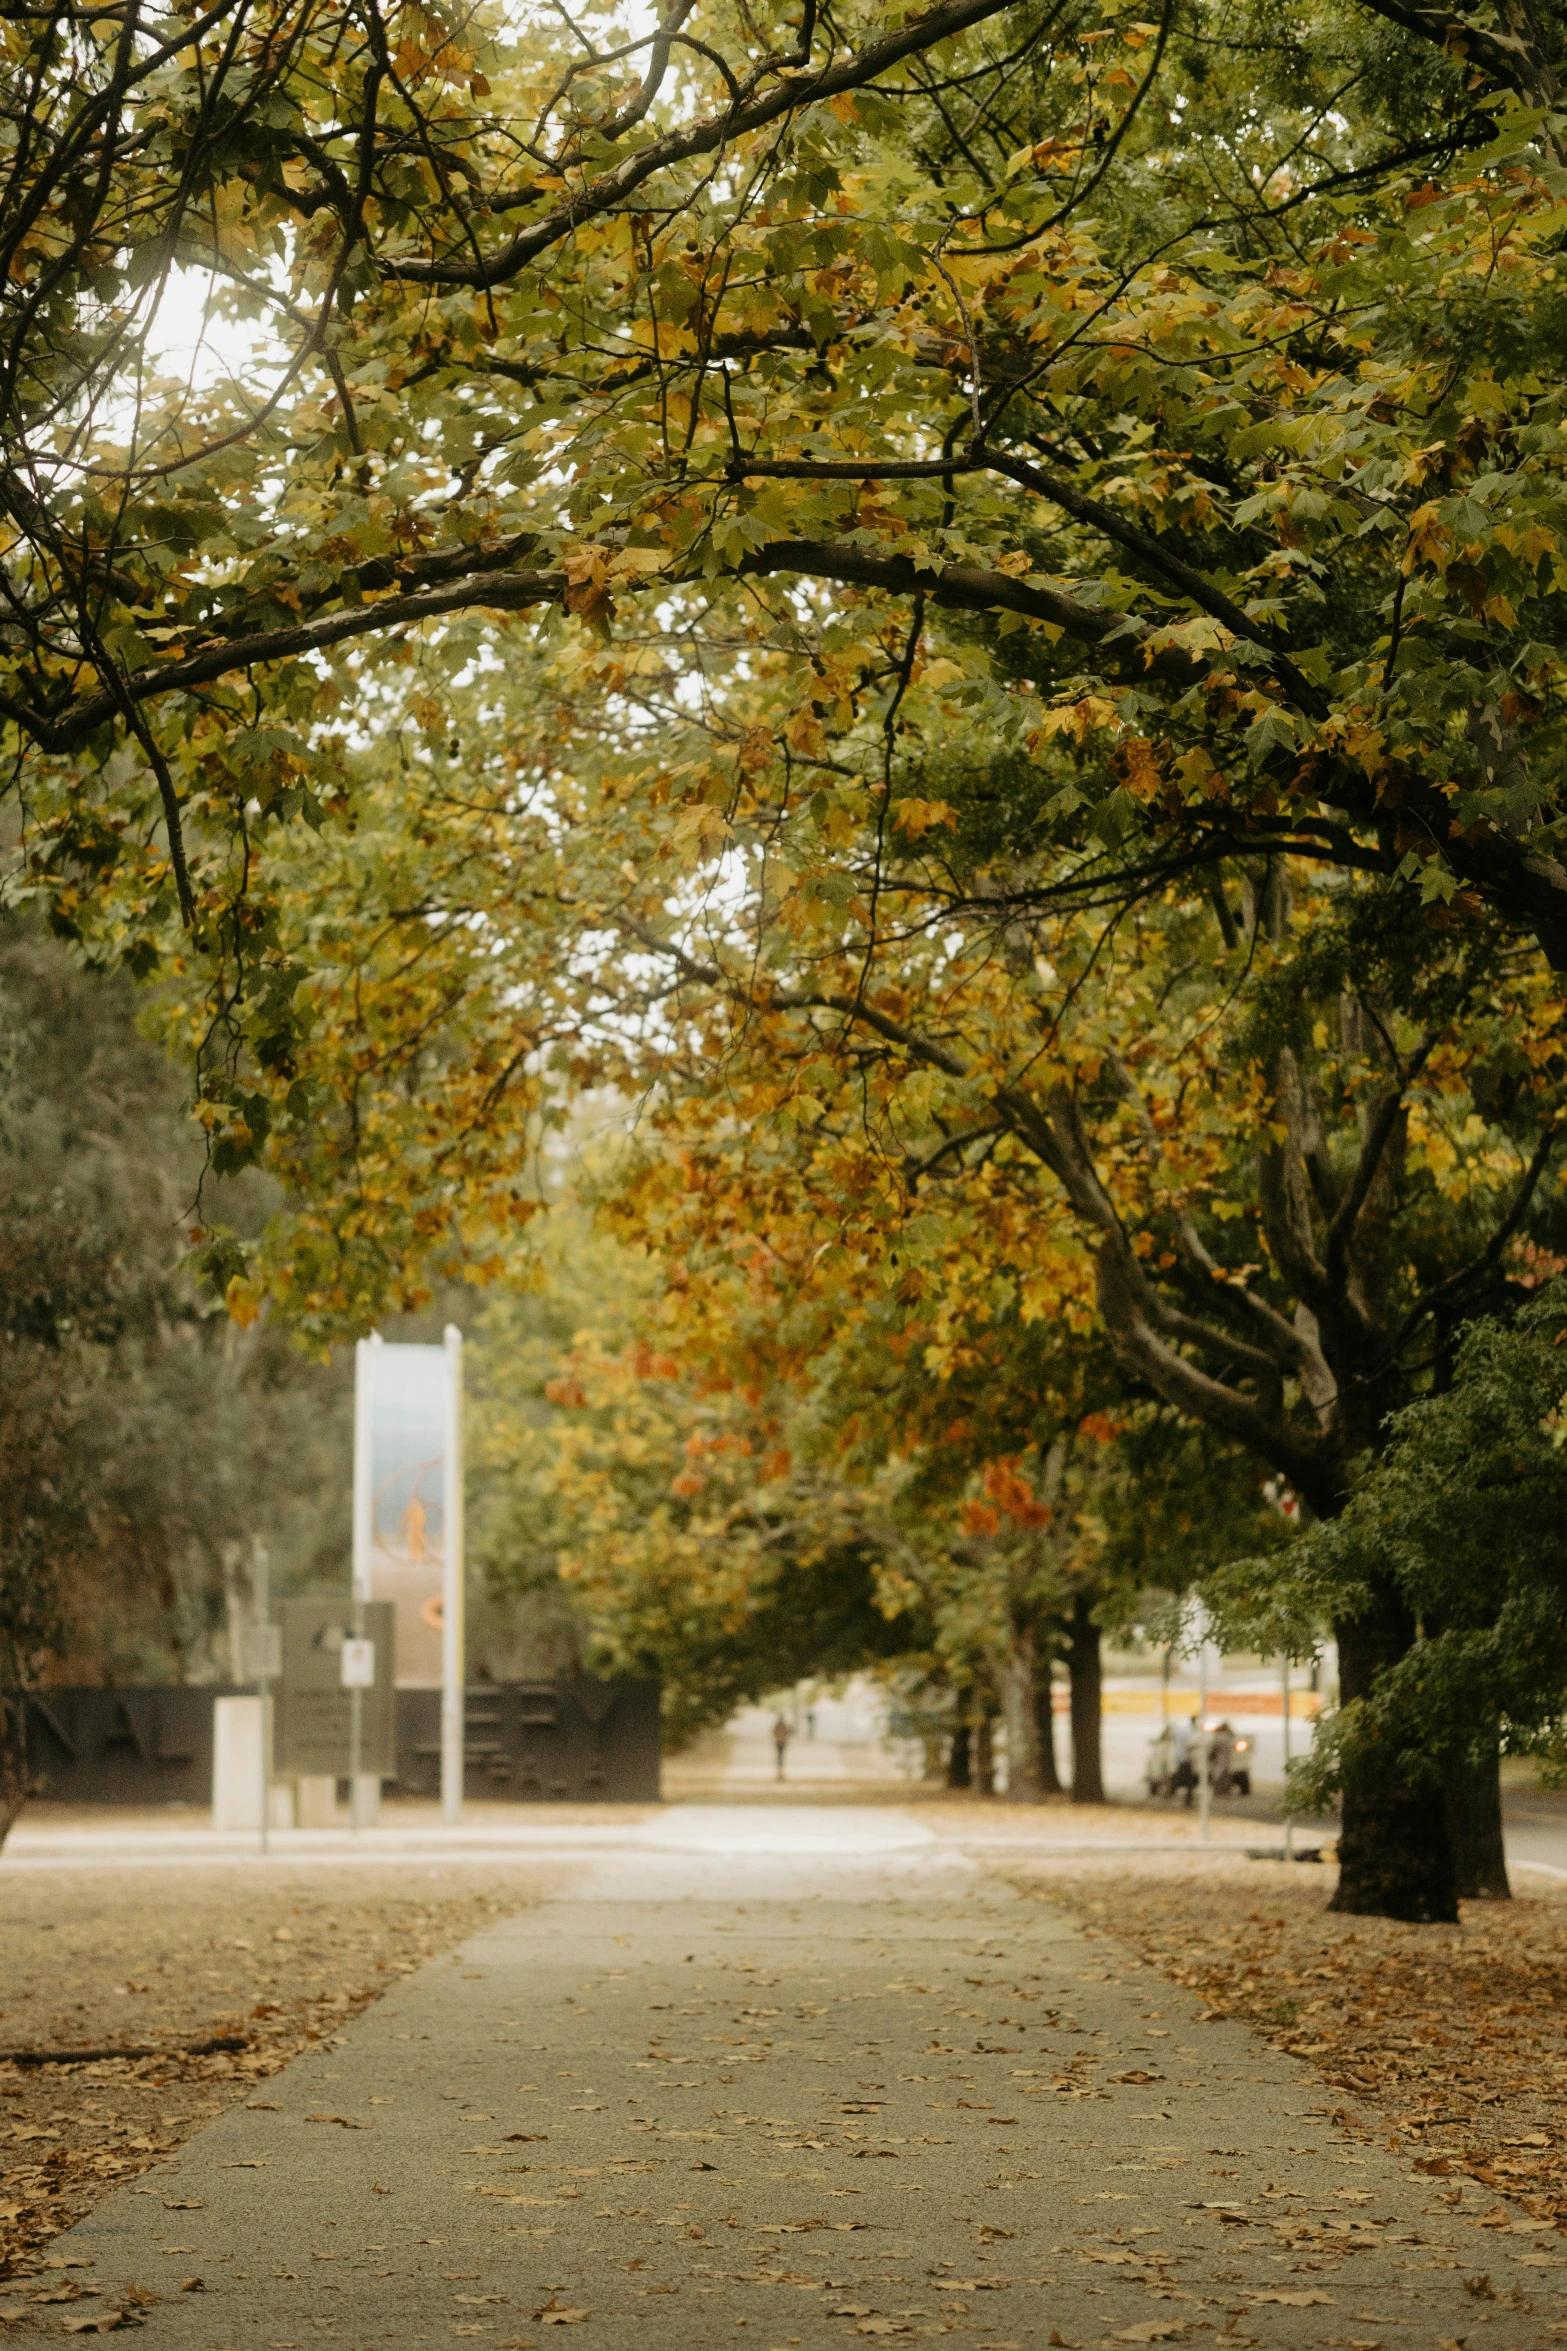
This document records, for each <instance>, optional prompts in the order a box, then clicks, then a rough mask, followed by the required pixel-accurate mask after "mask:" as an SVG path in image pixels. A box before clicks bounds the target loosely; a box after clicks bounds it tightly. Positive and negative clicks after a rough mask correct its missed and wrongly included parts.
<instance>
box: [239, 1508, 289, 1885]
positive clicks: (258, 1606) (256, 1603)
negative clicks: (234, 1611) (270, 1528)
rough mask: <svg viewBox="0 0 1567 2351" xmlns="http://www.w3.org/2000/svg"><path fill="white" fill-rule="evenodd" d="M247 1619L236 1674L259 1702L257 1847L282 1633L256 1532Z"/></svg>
mask: <svg viewBox="0 0 1567 2351" xmlns="http://www.w3.org/2000/svg"><path fill="white" fill-rule="evenodd" d="M252 1560H253V1565H252V1569H251V1589H250V1606H251V1620H250V1622H249V1623H248V1624H247V1625H245V1627H244V1628H243V1630H242V1632H241V1634H240V1658H239V1678H240V1680H241V1681H242V1682H254V1683H255V1685H256V1696H257V1698H258V1699H259V1700H260V1702H261V1850H262V1852H263V1854H265V1852H266V1850H267V1838H268V1832H269V1830H270V1828H271V1825H272V1684H273V1683H274V1682H275V1681H276V1680H277V1678H278V1675H279V1674H280V1673H281V1672H282V1671H283V1633H282V1628H281V1626H278V1625H275V1624H274V1623H273V1622H272V1591H271V1570H272V1562H271V1560H270V1558H269V1557H268V1554H267V1547H266V1545H265V1543H263V1542H262V1540H261V1537H260V1536H259V1535H258V1536H257V1537H256V1539H255V1546H254V1550H253V1553H252Z"/></svg>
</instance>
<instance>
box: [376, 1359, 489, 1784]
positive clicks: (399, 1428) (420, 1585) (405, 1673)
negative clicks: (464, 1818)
mask: <svg viewBox="0 0 1567 2351" xmlns="http://www.w3.org/2000/svg"><path fill="white" fill-rule="evenodd" d="M355 1375H356V1376H355V1390H354V1597H355V1599H356V1601H361V1602H362V1601H365V1600H370V1599H376V1600H390V1601H391V1603H392V1605H393V1607H394V1609H395V1611H396V1627H397V1632H396V1654H397V1684H398V1687H399V1688H400V1689H420V1690H428V1689H439V1690H440V1692H441V1812H442V1817H443V1819H446V1820H448V1821H451V1820H455V1819H456V1818H457V1815H458V1808H459V1807H460V1805H461V1802H462V1749H463V1719H462V1718H463V1527H462V1333H461V1332H460V1331H458V1330H456V1329H453V1328H451V1327H450V1326H449V1327H448V1329H447V1332H446V1343H445V1345H444V1346H440V1347H406V1346H389V1345H387V1344H386V1343H385V1342H384V1341H383V1340H381V1339H379V1338H369V1339H361V1340H360V1342H359V1345H358V1348H357V1350H356V1355H355Z"/></svg>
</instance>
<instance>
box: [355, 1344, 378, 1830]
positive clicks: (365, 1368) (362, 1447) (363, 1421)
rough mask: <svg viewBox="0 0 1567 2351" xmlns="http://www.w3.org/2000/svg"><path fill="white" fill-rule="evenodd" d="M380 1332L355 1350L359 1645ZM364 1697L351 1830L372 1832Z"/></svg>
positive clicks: (370, 1543) (366, 1587) (371, 1522)
mask: <svg viewBox="0 0 1567 2351" xmlns="http://www.w3.org/2000/svg"><path fill="white" fill-rule="evenodd" d="M380 1344H381V1336H380V1333H379V1332H378V1331H374V1332H372V1333H371V1335H370V1337H369V1338H368V1339H361V1340H360V1341H359V1343H358V1345H357V1346H356V1347H355V1349H354V1549H353V1569H352V1578H351V1582H350V1585H349V1592H350V1600H351V1606H350V1619H349V1621H350V1626H351V1629H352V1633H353V1637H354V1639H355V1640H356V1641H360V1640H363V1638H364V1630H365V1602H366V1601H367V1600H368V1599H369V1598H370V1587H371V1573H370V1560H371V1553H372V1552H373V1550H374V1547H375V1492H374V1484H375V1481H374V1471H373V1464H372V1458H371V1432H372V1429H373V1427H374V1421H375V1411H374V1402H373V1381H374V1378H375V1349H376V1348H378V1347H379V1346H380ZM364 1723H365V1694H364V1689H363V1687H362V1685H361V1684H359V1683H357V1682H356V1683H354V1684H353V1685H352V1686H351V1687H350V1689H349V1693H348V1825H349V1827H350V1829H355V1830H357V1829H361V1828H373V1827H374V1825H375V1820H376V1815H377V1813H378V1811H379V1810H380V1800H381V1783H380V1780H379V1779H376V1781H375V1783H374V1785H373V1787H372V1786H370V1785H368V1784H367V1781H366V1775H365V1773H364V1771H363V1769H362V1768H361V1767H362V1764H363V1760H364Z"/></svg>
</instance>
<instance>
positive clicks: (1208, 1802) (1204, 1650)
mask: <svg viewBox="0 0 1567 2351" xmlns="http://www.w3.org/2000/svg"><path fill="white" fill-rule="evenodd" d="M1197 1622H1198V1625H1199V1626H1200V1627H1201V1630H1202V1647H1201V1648H1200V1649H1199V1650H1198V1652H1197V1787H1198V1793H1199V1800H1200V1802H1201V1804H1202V1841H1203V1843H1204V1844H1205V1845H1206V1844H1207V1842H1208V1816H1209V1813H1210V1812H1211V1810H1212V1808H1213V1790H1212V1788H1211V1787H1210V1786H1209V1783H1208V1611H1207V1609H1206V1608H1204V1606H1203V1604H1202V1602H1201V1601H1200V1600H1199V1601H1198V1603H1197Z"/></svg>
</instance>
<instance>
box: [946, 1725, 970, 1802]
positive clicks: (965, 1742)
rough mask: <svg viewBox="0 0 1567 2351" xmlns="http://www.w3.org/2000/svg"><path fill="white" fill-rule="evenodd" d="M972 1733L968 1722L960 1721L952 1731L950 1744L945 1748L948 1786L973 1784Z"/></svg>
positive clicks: (968, 1785)
mask: <svg viewBox="0 0 1567 2351" xmlns="http://www.w3.org/2000/svg"><path fill="white" fill-rule="evenodd" d="M973 1746H974V1734H973V1731H972V1729H971V1728H970V1726H969V1724H968V1723H966V1722H960V1723H959V1724H958V1725H957V1727H956V1728H955V1730H954V1731H953V1733H952V1745H951V1746H950V1747H949V1748H948V1750H947V1785H948V1787H949V1788H967V1787H971V1786H972V1785H973V1779H974V1770H973Z"/></svg>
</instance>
